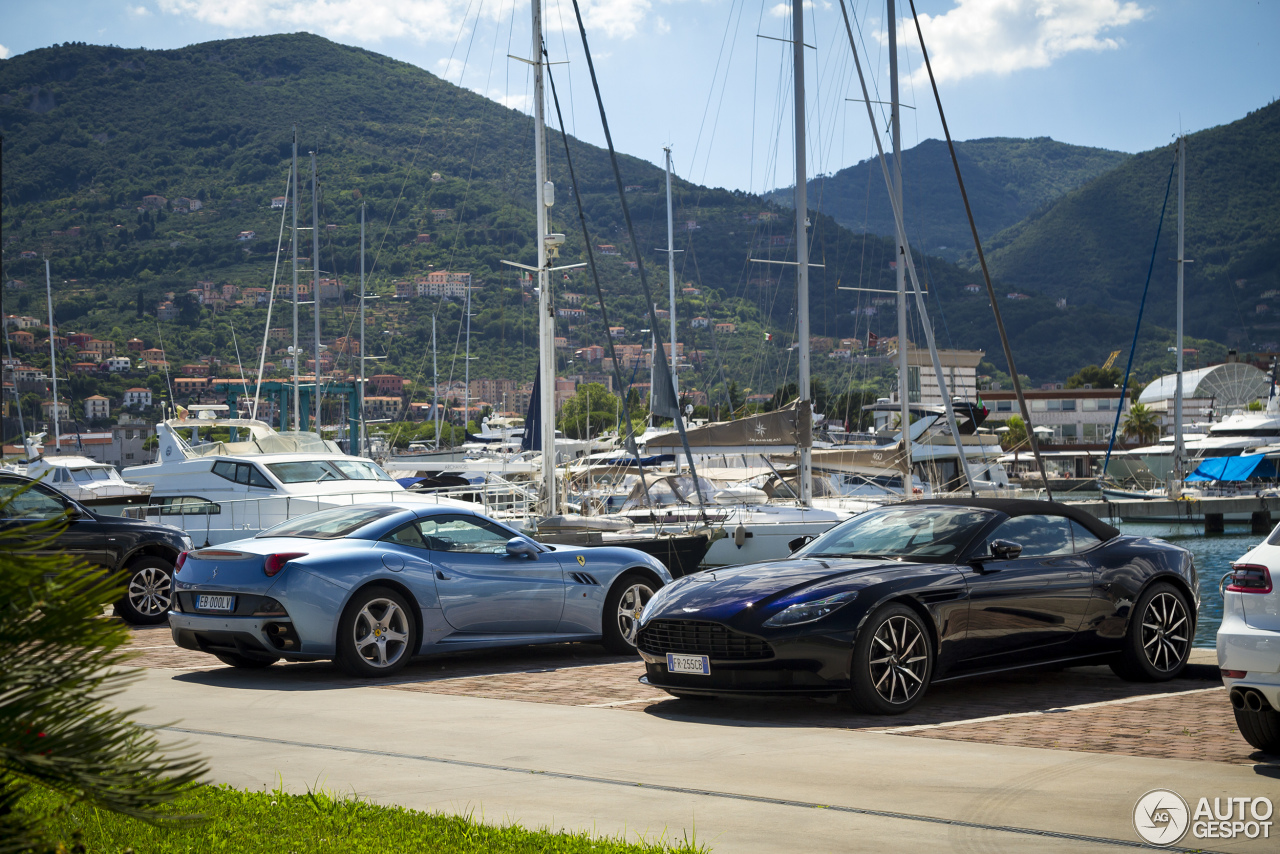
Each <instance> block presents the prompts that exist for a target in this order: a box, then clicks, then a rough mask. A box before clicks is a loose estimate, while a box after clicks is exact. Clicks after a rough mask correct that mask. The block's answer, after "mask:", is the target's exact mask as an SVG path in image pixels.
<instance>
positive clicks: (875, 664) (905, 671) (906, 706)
mask: <svg viewBox="0 0 1280 854" xmlns="http://www.w3.org/2000/svg"><path fill="white" fill-rule="evenodd" d="M932 678H933V644H932V643H931V641H930V640H929V630H928V628H927V627H926V626H925V624H924V620H923V619H921V617H920V615H919V614H917V613H916V612H915V611H913V610H911V609H910V608H908V607H907V606H906V605H900V604H897V603H893V602H891V603H889V604H887V605H884V606H881V607H880V608H878V609H877V610H876V611H875V612H874V613H873V614H872V615H871V616H870V617H868V618H867V621H866V623H864V624H863V626H862V630H861V631H859V632H858V640H857V641H856V642H855V643H854V645H853V673H852V681H853V690H852V691H851V692H850V702H851V704H852V705H853V708H854V710H855V711H858V712H863V713H865V714H871V715H900V714H902V713H903V712H907V711H910V710H911V709H912V708H914V707H915V705H916V704H917V703H919V702H920V700H921V699H922V698H923V697H924V694H925V691H926V690H928V688H929V681H930V680H931V679H932Z"/></svg>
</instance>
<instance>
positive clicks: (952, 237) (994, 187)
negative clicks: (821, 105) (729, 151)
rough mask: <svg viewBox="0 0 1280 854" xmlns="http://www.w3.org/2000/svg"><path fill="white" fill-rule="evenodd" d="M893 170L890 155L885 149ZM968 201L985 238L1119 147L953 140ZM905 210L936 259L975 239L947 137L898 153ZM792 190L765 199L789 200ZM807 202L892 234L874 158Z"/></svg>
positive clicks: (1096, 167)
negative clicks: (901, 170) (1105, 147)
mask: <svg viewBox="0 0 1280 854" xmlns="http://www.w3.org/2000/svg"><path fill="white" fill-rule="evenodd" d="M888 156H889V164H890V168H891V169H892V164H893V155H892V154H891V153H890V154H889V155H888ZM956 157H957V158H958V159H959V160H960V168H961V170H962V172H963V174H964V180H965V189H966V191H967V192H968V194H969V204H970V205H971V206H972V207H973V215H974V220H975V221H976V222H977V224H978V230H979V234H980V235H981V236H982V238H983V239H984V240H985V239H986V238H988V237H990V236H991V235H993V234H995V233H996V232H998V231H1001V230H1003V229H1006V228H1009V227H1010V226H1013V225H1015V224H1017V223H1018V222H1020V221H1021V220H1023V219H1024V218H1026V217H1027V216H1030V215H1031V214H1032V213H1034V212H1035V211H1037V210H1038V209H1040V208H1043V207H1045V206H1046V205H1048V204H1050V203H1052V202H1054V201H1056V200H1057V199H1059V198H1060V197H1062V196H1063V195H1065V194H1066V193H1068V192H1070V191H1071V190H1074V189H1076V188H1077V187H1079V186H1081V185H1082V184H1084V183H1086V182H1088V181H1090V180H1092V179H1094V178H1096V177H1098V176H1099V175H1102V174H1103V173H1105V172H1108V171H1110V170H1111V169H1114V168H1115V167H1117V166H1119V165H1120V164H1121V163H1123V162H1125V160H1127V159H1128V158H1129V155H1127V154H1124V153H1122V152H1119V151H1107V150H1106V149H1102V148H1087V147H1085V146H1081V145H1068V144H1066V143H1063V142H1055V141H1054V140H1052V139H1049V138H1048V137H1040V138H1038V139H1006V138H993V139H974V140H969V141H967V142H958V143H956ZM902 169H903V178H902V180H903V197H904V205H903V210H904V215H905V216H906V219H907V228H908V229H909V235H910V237H911V239H912V242H913V245H917V246H918V247H919V249H920V251H923V252H929V253H931V254H933V255H937V256H938V257H940V258H947V259H950V260H956V261H968V260H971V259H972V258H973V257H974V251H973V237H972V236H971V233H970V231H969V221H968V219H967V218H966V216H965V212H964V202H963V200H962V199H961V197H960V190H959V188H958V186H957V184H956V177H955V169H954V167H953V166H952V165H951V154H950V152H948V150H947V144H946V142H944V141H942V140H937V139H926V140H925V141H924V142H922V143H920V144H919V145H917V146H915V147H913V148H908V149H907V150H906V151H904V152H902ZM792 192H793V191H792V190H790V189H786V190H778V191H776V192H774V193H771V194H770V198H771V199H772V200H774V201H776V202H778V203H779V204H784V205H791V204H792ZM809 200H810V205H811V206H813V207H817V208H820V209H821V210H822V211H823V213H827V214H830V215H831V216H832V217H834V218H835V220H836V222H838V223H840V224H841V225H843V226H844V227H845V228H848V229H850V230H852V231H854V232H857V233H862V232H863V231H868V232H870V233H871V234H879V235H882V236H885V237H892V236H893V234H894V230H895V229H894V223H893V211H892V208H891V207H890V205H889V197H888V195H887V194H886V192H885V187H884V173H883V171H882V170H881V168H880V161H879V160H878V159H877V158H871V159H869V160H864V161H863V162H861V163H858V164H857V165H855V166H850V167H848V168H846V169H841V170H840V171H839V172H836V173H835V174H833V175H827V176H824V177H818V178H815V179H813V180H811V181H810V182H809Z"/></svg>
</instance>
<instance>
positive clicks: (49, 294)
mask: <svg viewBox="0 0 1280 854" xmlns="http://www.w3.org/2000/svg"><path fill="white" fill-rule="evenodd" d="M44 292H45V297H46V298H47V299H48V302H49V375H50V376H51V377H53V452H54V453H55V454H60V453H62V426H61V424H60V423H59V421H58V356H57V354H56V353H55V352H54V348H53V338H54V331H53V275H52V273H50V272H49V259H48V258H46V259H44ZM14 387H15V388H16V387H17V384H16V383H15V384H14Z"/></svg>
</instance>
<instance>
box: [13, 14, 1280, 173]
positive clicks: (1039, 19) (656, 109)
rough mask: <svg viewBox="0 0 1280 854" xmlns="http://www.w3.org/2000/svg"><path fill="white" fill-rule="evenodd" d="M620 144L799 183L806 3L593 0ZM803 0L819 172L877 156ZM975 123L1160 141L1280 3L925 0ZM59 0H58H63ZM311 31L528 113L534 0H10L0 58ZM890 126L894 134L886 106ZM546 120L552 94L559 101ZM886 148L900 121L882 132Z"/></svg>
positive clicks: (1196, 107) (908, 134)
mask: <svg viewBox="0 0 1280 854" xmlns="http://www.w3.org/2000/svg"><path fill="white" fill-rule="evenodd" d="M543 2H544V3H545V11H544V23H545V27H546V28H545V33H546V42H547V49H548V52H549V54H550V57H551V60H552V61H553V62H557V63H560V62H566V61H567V64H566V65H556V66H554V67H553V68H552V73H553V74H554V75H556V80H557V85H558V87H559V89H560V96H561V101H562V104H563V105H564V108H565V113H566V115H565V122H566V124H568V126H569V131H570V132H571V133H573V134H574V135H575V136H578V137H579V138H581V139H584V140H586V141H589V142H592V143H597V144H603V142H604V135H603V133H602V132H601V129H600V121H599V115H598V113H597V111H596V106H595V102H594V99H593V97H592V92H591V80H590V77H589V72H588V69H587V64H586V62H585V59H584V54H583V50H582V45H581V41H580V39H579V36H578V33H577V29H576V25H575V23H574V17H573V5H572V0H543ZM579 2H580V3H581V6H582V10H583V16H584V18H585V22H586V28H587V36H588V39H589V40H590V46H591V50H592V55H593V58H594V60H595V64H596V70H597V73H598V75H599V79H600V87H601V90H602V94H603V98H604V101H605V107H606V109H607V110H608V114H609V122H610V130H611V131H612V135H613V139H614V142H615V144H616V145H617V147H618V148H619V150H621V151H623V152H625V153H628V154H632V155H635V156H637V157H641V158H644V159H646V160H650V161H652V162H654V163H661V162H662V158H663V152H662V149H663V147H664V146H668V145H669V146H671V147H672V157H673V162H674V165H675V170H676V172H677V173H678V174H679V175H681V176H683V177H685V178H688V179H690V180H693V181H696V182H697V183H700V184H708V185H711V186H717V187H728V188H731V189H742V190H748V191H751V192H763V191H766V190H769V189H773V188H775V187H783V186H790V185H793V184H794V180H795V171H794V158H793V154H792V152H793V150H794V149H793V146H792V128H793V124H794V119H793V113H792V104H793V100H794V99H793V96H792V49H791V46H790V44H788V43H784V42H781V41H777V40H776V39H790V38H791V20H792V18H791V11H790V3H787V2H779V0H579ZM839 2H840V0H805V8H806V15H805V23H804V40H805V42H806V43H807V44H808V45H810V46H811V49H806V50H805V56H804V62H805V67H806V68H805V81H806V97H805V102H806V128H807V143H806V152H807V160H808V164H809V166H808V174H809V176H810V177H812V176H813V175H815V174H819V173H831V172H835V171H838V170H839V169H841V168H843V167H846V166H851V165H853V164H855V163H858V162H859V161H862V160H865V159H867V158H868V157H871V156H873V155H874V154H875V140H874V136H873V133H874V132H875V131H873V130H872V129H871V127H870V123H869V121H868V118H867V115H866V107H865V106H864V104H862V103H858V102H855V101H849V100H846V99H850V98H861V97H862V96H861V90H860V87H859V84H858V79H857V75H856V71H855V69H854V64H853V61H852V53H851V51H850V50H849V42H848V38H847V36H846V34H845V30H844V24H843V20H842V18H841V14H840V6H839ZM845 2H846V6H847V7H848V8H849V9H850V10H851V12H852V16H853V21H854V28H855V29H854V35H855V39H856V42H857V45H858V50H859V55H860V57H861V59H862V62H863V68H864V73H865V74H866V75H867V77H868V86H869V87H870V89H871V90H872V95H871V99H872V100H876V101H885V102H887V101H889V100H890V98H889V89H888V27H887V25H888V21H889V14H888V11H887V8H886V4H885V2H884V0H845ZM917 8H918V10H919V12H920V26H921V29H922V30H923V32H924V37H925V40H926V46H927V47H928V50H929V54H930V58H931V60H932V62H933V66H934V71H935V73H936V74H937V76H938V85H939V90H940V94H941V99H942V103H943V107H944V109H945V110H946V115H947V121H948V124H949V126H950V128H951V132H952V134H953V136H954V138H956V139H957V140H963V139H978V138H984V137H994V136H1005V137H1044V136H1047V137H1052V138H1053V139H1056V140H1059V141H1062V142H1068V143H1073V144H1077V145H1088V146H1097V147H1101V148H1108V149H1114V150H1119V151H1127V152H1138V151H1145V150H1149V149H1152V148H1155V147H1157V146H1160V145H1163V144H1165V143H1167V142H1169V141H1170V140H1172V139H1173V138H1174V137H1175V136H1176V135H1177V134H1178V133H1179V132H1180V131H1184V132H1193V131H1197V130H1202V129H1204V128H1207V127H1212V126H1215V125H1219V124H1225V123H1228V122H1231V121H1234V120H1236V119H1239V118H1241V117H1243V116H1244V115H1245V114H1246V113H1248V112H1249V111H1251V110H1255V109H1257V108H1259V107H1262V106H1265V105H1267V104H1268V103H1270V102H1272V101H1273V100H1275V99H1276V98H1277V97H1280V50H1277V49H1276V47H1275V42H1276V39H1277V36H1280V1H1278V0H1213V2H1204V1H1203V0H917ZM55 10H56V11H55ZM910 14H911V10H910V6H909V4H908V3H907V0H900V2H899V5H898V8H897V18H898V33H899V35H898V40H899V56H900V64H901V78H902V83H901V88H900V96H899V100H900V101H901V103H902V104H903V105H904V109H903V119H902V144H903V147H905V148H909V147H911V146H913V145H915V144H917V143H918V142H921V141H923V140H925V139H929V138H941V136H942V131H941V124H940V123H939V120H938V114H937V109H936V107H935V106H934V103H933V98H932V94H931V92H930V89H929V83H928V78H927V77H926V76H924V70H923V67H922V65H923V63H922V60H921V53H920V47H919V43H918V41H917V39H916V34H915V28H914V26H913V25H912V22H911V18H910ZM298 31H308V32H312V33H316V34H318V35H321V36H324V37H326V38H329V39H332V40H334V41H336V42H340V43H343V44H349V45H357V46H360V47H363V48H367V49H369V50H373V51H376V52H378V53H383V54H386V55H389V56H392V57H395V58H396V59H399V60H402V61H404V62H409V63H412V64H414V65H417V66H420V67H422V68H424V69H426V70H428V71H431V72H432V73H435V74H438V75H440V76H443V77H446V78H447V79H449V80H450V81H452V82H455V83H459V84H460V85H463V86H466V87H467V88H470V89H473V90H475V91H477V92H479V93H481V94H483V95H485V96H486V97H489V98H492V99H493V100H495V101H498V102H500V103H503V104H506V105H507V106H510V107H513V108H515V109H522V110H526V111H527V110H529V109H530V108H531V104H532V83H531V79H530V74H529V69H528V66H526V65H525V64H523V63H521V62H518V61H516V60H514V59H510V58H508V55H509V54H510V55H514V56H518V57H528V56H529V54H530V50H531V49H530V42H531V32H532V25H531V13H530V4H529V3H528V2H524V0H307V2H299V0H61V2H59V3H58V4H57V5H56V7H51V6H49V5H47V4H41V3H32V2H30V0H0V60H3V59H4V58H8V57H12V56H16V55H18V54H21V53H23V52H26V51H29V50H33V49H36V48H40V47H47V46H49V45H53V44H58V43H61V42H67V41H77V42H89V43H92V44H115V45H119V46H121V47H145V48H149V49H165V48H175V47H181V46H185V45H188V44H194V43H198V42H204V41H211V40H215V39H225V38H235V37H240V36H249V35H263V34H268V33H280V32H298ZM876 109H877V123H878V128H879V131H880V132H881V133H883V132H884V128H885V125H886V120H885V118H884V115H883V114H882V111H883V109H884V108H883V107H881V106H877V107H876ZM548 115H549V122H551V123H554V113H553V112H551V111H550V110H549V111H548ZM882 139H884V143H885V145H886V146H887V145H888V144H889V142H888V140H887V138H884V137H882Z"/></svg>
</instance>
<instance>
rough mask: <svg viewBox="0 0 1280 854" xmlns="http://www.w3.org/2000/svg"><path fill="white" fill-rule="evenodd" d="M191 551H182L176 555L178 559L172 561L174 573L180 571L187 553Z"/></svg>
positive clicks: (185, 560)
mask: <svg viewBox="0 0 1280 854" xmlns="http://www.w3.org/2000/svg"><path fill="white" fill-rule="evenodd" d="M189 554H191V552H183V553H182V554H180V555H178V559H177V560H175V561H174V562H173V571H174V572H175V573H178V572H182V565H183V564H184V563H186V562H187V555H189Z"/></svg>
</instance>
